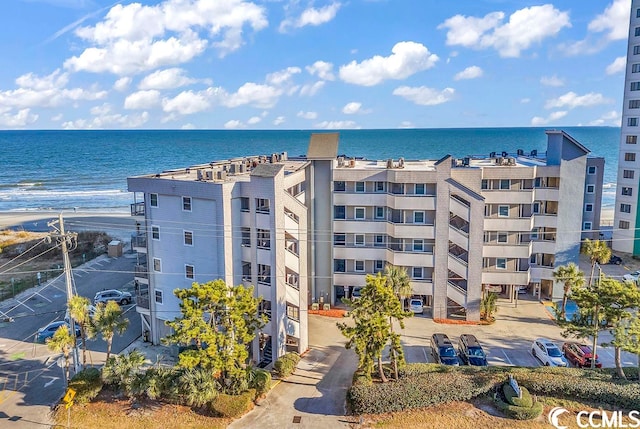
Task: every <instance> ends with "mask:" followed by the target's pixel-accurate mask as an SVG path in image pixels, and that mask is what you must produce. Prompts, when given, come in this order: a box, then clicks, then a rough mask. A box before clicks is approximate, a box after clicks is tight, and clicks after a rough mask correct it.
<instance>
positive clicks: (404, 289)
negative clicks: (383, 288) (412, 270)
mask: <svg viewBox="0 0 640 429" xmlns="http://www.w3.org/2000/svg"><path fill="white" fill-rule="evenodd" d="M384 275H385V277H386V278H387V283H388V284H389V286H391V289H393V293H394V294H396V295H397V296H398V299H399V300H400V302H401V303H402V310H403V311H404V308H405V305H404V303H405V301H406V299H407V298H409V297H410V296H411V295H413V288H412V287H411V280H410V279H409V275H408V274H407V270H406V268H404V267H397V266H395V265H390V264H388V265H387V266H386V267H385V269H384Z"/></svg>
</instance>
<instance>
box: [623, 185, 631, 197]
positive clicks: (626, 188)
mask: <svg viewBox="0 0 640 429" xmlns="http://www.w3.org/2000/svg"><path fill="white" fill-rule="evenodd" d="M622 195H624V196H626V197H632V196H633V188H630V187H629V186H623V187H622Z"/></svg>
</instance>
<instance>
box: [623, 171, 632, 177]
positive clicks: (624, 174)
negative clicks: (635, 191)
mask: <svg viewBox="0 0 640 429" xmlns="http://www.w3.org/2000/svg"><path fill="white" fill-rule="evenodd" d="M633 176H634V171H633V170H624V171H623V172H622V177H624V178H625V179H633Z"/></svg>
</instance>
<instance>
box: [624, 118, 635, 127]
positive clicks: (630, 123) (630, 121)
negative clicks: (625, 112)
mask: <svg viewBox="0 0 640 429" xmlns="http://www.w3.org/2000/svg"><path fill="white" fill-rule="evenodd" d="M627 125H628V126H630V127H637V126H638V118H627Z"/></svg>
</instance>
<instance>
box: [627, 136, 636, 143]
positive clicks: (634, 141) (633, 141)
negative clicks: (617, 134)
mask: <svg viewBox="0 0 640 429" xmlns="http://www.w3.org/2000/svg"><path fill="white" fill-rule="evenodd" d="M636 143H638V136H627V144H636Z"/></svg>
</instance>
